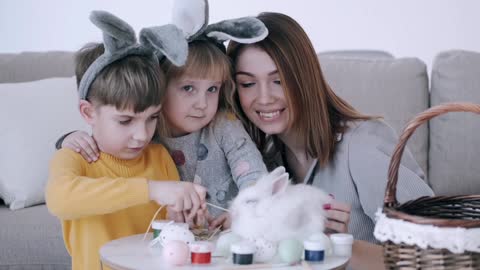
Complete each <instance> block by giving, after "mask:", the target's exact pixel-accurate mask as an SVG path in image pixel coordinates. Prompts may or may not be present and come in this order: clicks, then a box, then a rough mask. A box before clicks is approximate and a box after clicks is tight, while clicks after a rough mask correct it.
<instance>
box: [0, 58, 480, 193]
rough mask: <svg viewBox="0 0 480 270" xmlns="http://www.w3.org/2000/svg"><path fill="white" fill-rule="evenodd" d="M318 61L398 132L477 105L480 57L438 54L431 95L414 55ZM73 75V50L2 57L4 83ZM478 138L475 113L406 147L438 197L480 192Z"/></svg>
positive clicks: (436, 125)
mask: <svg viewBox="0 0 480 270" xmlns="http://www.w3.org/2000/svg"><path fill="white" fill-rule="evenodd" d="M319 58H320V62H321V65H322V68H323V72H324V74H325V77H326V79H327V81H328V82H329V84H330V85H331V86H332V88H333V89H334V90H335V91H336V92H337V93H338V94H339V95H340V96H341V97H343V98H345V99H346V100H347V101H348V102H350V103H351V104H352V105H353V106H354V107H356V108H357V109H358V110H360V111H361V112H365V113H368V114H372V115H380V116H384V118H385V120H386V122H387V123H389V124H390V125H391V126H392V127H393V128H394V129H395V130H396V131H397V133H398V134H400V133H401V131H402V129H403V128H404V126H405V124H406V123H407V122H408V120H410V119H411V118H412V117H413V116H415V115H417V114H418V113H420V112H422V111H423V110H425V109H427V108H428V107H429V103H431V104H432V105H436V104H439V103H443V102H450V101H469V102H475V103H480V54H479V53H474V52H466V51H448V52H444V53H440V54H439V55H438V56H437V58H436V59H435V62H434V65H433V71H432V80H431V98H430V95H429V88H428V75H427V70H426V66H425V64H424V63H423V62H422V61H421V60H419V59H417V58H393V57H392V56H391V54H389V53H387V52H382V51H353V52H352V51H333V52H324V53H320V54H319ZM73 75H74V69H73V53H72V52H27V53H20V54H0V83H6V82H24V81H34V80H40V79H44V78H49V77H71V76H73ZM429 129H430V132H429ZM479 133H480V117H479V116H475V115H472V114H448V115H445V116H442V117H438V118H435V119H433V120H432V121H431V123H430V127H429V126H427V125H424V126H421V127H420V128H419V129H417V130H416V131H415V133H414V135H413V136H412V138H411V139H410V140H409V143H408V147H409V149H410V151H412V153H413V155H414V156H415V158H416V160H417V161H418V163H419V164H420V166H421V167H422V168H423V169H424V171H425V172H426V173H427V172H428V182H429V184H430V186H431V187H432V188H433V190H434V191H435V193H436V194H439V195H443V194H480V181H478V178H479V177H478V176H479V175H480V166H477V163H478V160H480V147H479V146H480V136H478V134H479ZM429 142H430V143H429ZM429 145H430V146H429Z"/></svg>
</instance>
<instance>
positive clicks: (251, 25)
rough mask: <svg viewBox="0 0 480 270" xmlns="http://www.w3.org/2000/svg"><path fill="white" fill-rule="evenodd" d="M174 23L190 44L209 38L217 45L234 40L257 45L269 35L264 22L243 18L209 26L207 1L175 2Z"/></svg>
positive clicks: (182, 0) (188, 0) (185, 0)
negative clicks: (256, 43)
mask: <svg viewBox="0 0 480 270" xmlns="http://www.w3.org/2000/svg"><path fill="white" fill-rule="evenodd" d="M173 10H174V12H173V23H174V24H175V25H177V26H178V27H179V28H181V29H182V30H183V32H184V35H185V38H186V39H187V41H188V42H190V41H193V40H196V39H202V38H208V39H211V40H213V41H215V42H217V43H222V42H224V41H226V40H233V41H236V42H238V43H246V44H247V43H255V42H258V41H261V40H263V39H264V38H265V37H266V36H267V35H268V29H267V27H265V25H264V24H263V22H262V21H260V20H259V19H257V18H254V17H243V18H238V19H231V20H225V21H221V22H218V23H214V24H210V25H209V24H208V1H207V0H175V3H174V8H173Z"/></svg>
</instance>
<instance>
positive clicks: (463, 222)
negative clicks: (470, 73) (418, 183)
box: [375, 103, 480, 270]
mask: <svg viewBox="0 0 480 270" xmlns="http://www.w3.org/2000/svg"><path fill="white" fill-rule="evenodd" d="M447 112H474V113H477V114H480V105H478V104H472V103H445V104H442V105H439V106H435V107H432V108H430V109H428V110H426V111H425V112H423V113H421V114H419V115H418V116H416V117H415V118H414V119H413V120H411V121H410V122H409V123H408V124H407V127H406V128H405V130H404V131H403V134H402V135H401V136H400V138H399V142H398V144H397V146H396V148H395V150H394V153H393V155H392V159H391V162H390V167H389V170H388V183H387V188H386V191H385V199H384V207H383V212H379V213H377V214H379V216H380V215H381V216H382V217H384V218H385V220H388V222H394V223H395V222H396V223H395V225H394V226H392V223H390V224H389V226H390V227H389V228H388V230H390V232H393V233H392V234H391V235H389V237H383V239H380V238H381V237H379V236H378V234H377V233H378V232H377V230H378V231H382V230H385V228H384V227H385V226H386V225H385V222H384V223H383V224H381V223H380V222H378V221H377V225H376V228H375V236H376V237H377V239H379V240H380V241H382V242H383V246H384V248H383V250H384V260H385V266H386V268H387V269H432V270H433V269H445V270H446V269H480V253H479V252H480V239H479V237H478V236H480V234H479V233H480V195H466V196H434V197H422V198H419V199H416V200H412V201H408V202H406V203H403V204H401V205H400V204H399V203H398V202H397V198H396V186H397V181H398V170H399V167H400V160H401V157H402V154H403V150H404V149H405V145H406V144H407V140H408V139H409V138H410V136H411V135H412V134H413V132H414V131H415V129H416V128H417V127H418V126H420V125H421V124H423V123H425V122H427V121H428V120H429V119H431V118H433V117H435V116H438V115H441V114H444V113H447ZM472 136H480V134H472ZM479 166H480V161H479ZM479 184H480V176H479ZM398 224H399V226H397V225H398ZM382 226H383V227H382ZM402 226H403V228H400V227H402ZM405 228H407V230H409V231H408V233H410V236H409V237H410V238H406V239H405V237H404V236H405V235H402V236H403V239H400V237H397V236H396V235H395V231H397V232H400V233H401V234H403V233H404V232H405ZM417 229H418V230H417ZM425 230H427V231H428V232H430V231H432V233H433V231H435V232H437V236H438V235H445V237H449V236H450V237H451V238H450V239H452V241H445V240H446V239H447V238H444V239H441V241H440V242H443V244H445V242H449V243H450V244H449V246H448V247H444V246H442V244H438V243H437V244H432V243H431V242H428V241H424V242H422V244H421V245H419V244H418V242H419V241H423V239H425V238H426V235H425ZM444 233H445V234H444ZM420 234H422V235H420ZM392 235H393V236H392ZM434 236H435V235H434ZM452 236H453V237H452ZM419 239H422V240H419ZM437 239H438V238H437ZM452 242H455V243H452ZM467 242H468V243H469V244H470V246H469V248H465V246H468V245H467V244H465V243H467ZM457 243H458V245H457ZM464 244H465V245H464ZM472 244H473V246H474V247H473V248H472ZM432 246H433V247H432ZM452 249H453V252H452Z"/></svg>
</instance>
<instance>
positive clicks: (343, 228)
mask: <svg viewBox="0 0 480 270" xmlns="http://www.w3.org/2000/svg"><path fill="white" fill-rule="evenodd" d="M323 209H325V210H326V212H327V218H328V220H327V222H325V228H326V229H327V230H326V232H327V233H331V232H333V233H348V223H349V222H350V210H351V206H350V204H347V203H344V202H339V201H335V200H332V201H331V202H330V203H328V204H325V205H324V206H323Z"/></svg>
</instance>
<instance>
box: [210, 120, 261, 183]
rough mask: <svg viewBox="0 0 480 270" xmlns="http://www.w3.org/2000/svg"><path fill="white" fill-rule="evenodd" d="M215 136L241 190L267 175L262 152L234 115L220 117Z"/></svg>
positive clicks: (216, 124)
mask: <svg viewBox="0 0 480 270" xmlns="http://www.w3.org/2000/svg"><path fill="white" fill-rule="evenodd" d="M214 134H215V138H216V140H217V142H218V144H219V145H220V147H221V148H222V149H223V152H224V153H225V157H226V159H227V162H228V165H229V167H230V170H231V172H232V176H233V180H234V181H235V183H236V184H237V186H238V188H239V189H243V188H245V187H247V186H249V185H250V184H252V183H254V182H255V181H256V180H257V179H258V178H260V177H261V176H262V175H264V174H266V173H267V168H266V166H265V163H264V162H263V158H262V155H261V154H260V151H258V149H257V146H256V145H255V143H254V142H253V141H252V139H251V138H250V136H249V135H248V133H247V131H246V130H245V128H244V127H243V125H242V123H241V122H240V120H239V119H238V118H236V116H235V115H234V114H232V113H221V114H220V115H218V117H217V119H216V122H215V127H214Z"/></svg>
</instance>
